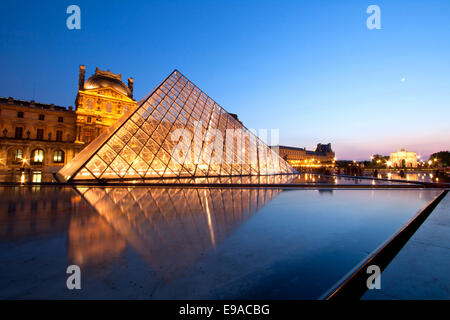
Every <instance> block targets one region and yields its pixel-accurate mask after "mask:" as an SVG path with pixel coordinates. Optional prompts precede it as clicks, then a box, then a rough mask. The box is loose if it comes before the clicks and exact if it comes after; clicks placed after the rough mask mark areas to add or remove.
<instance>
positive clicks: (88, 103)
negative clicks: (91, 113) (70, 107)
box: [86, 99, 94, 110]
mask: <svg viewBox="0 0 450 320" xmlns="http://www.w3.org/2000/svg"><path fill="white" fill-rule="evenodd" d="M86 109H88V110H92V109H94V102H93V101H92V99H88V100H87V101H86Z"/></svg>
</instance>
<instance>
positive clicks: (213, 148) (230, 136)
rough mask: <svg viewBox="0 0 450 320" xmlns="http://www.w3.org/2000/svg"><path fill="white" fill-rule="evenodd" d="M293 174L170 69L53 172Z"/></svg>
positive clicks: (100, 176)
mask: <svg viewBox="0 0 450 320" xmlns="http://www.w3.org/2000/svg"><path fill="white" fill-rule="evenodd" d="M294 172H295V170H294V169H293V168H292V167H291V166H290V165H289V164H288V163H287V162H286V161H284V160H283V159H281V158H280V157H279V156H278V154H277V153H276V152H275V151H273V150H272V149H271V148H269V147H268V146H267V145H266V144H265V143H264V142H263V141H262V140H261V139H259V138H257V137H256V135H255V134H253V133H252V132H251V131H250V130H248V129H247V128H245V127H244V126H243V125H242V123H241V122H240V121H238V120H237V119H236V118H235V117H233V116H231V115H230V114H229V113H228V112H226V111H225V110H224V109H223V108H222V107H220V106H219V105H218V104H217V103H216V102H215V101H214V100H212V99H211V98H210V97H208V96H207V95H206V94H205V93H203V92H202V91H201V90H200V89H198V88H197V87H196V86H195V85H194V84H193V83H192V82H190V81H189V80H188V79H187V78H186V77H184V76H183V75H182V74H181V73H180V72H179V71H176V70H175V71H174V72H173V73H172V74H171V75H170V76H169V77H168V78H167V79H166V80H165V81H164V82H163V83H161V85H159V86H158V87H157V88H156V89H155V90H154V91H152V92H151V93H150V94H149V95H148V96H147V97H146V98H144V99H143V100H142V101H141V102H140V103H139V105H138V107H137V108H136V110H134V111H133V112H131V113H130V114H128V115H125V116H123V117H122V118H121V119H120V120H119V121H118V122H117V123H116V124H115V125H114V126H112V127H111V128H109V130H108V131H106V132H104V133H103V134H102V135H100V136H99V137H98V138H97V139H96V140H94V141H93V142H92V143H91V144H90V145H89V146H87V147H86V148H85V149H84V150H83V151H82V152H80V153H79V154H78V155H77V156H76V157H75V158H74V159H73V160H72V161H70V162H69V163H67V164H66V166H64V167H63V168H62V169H61V170H60V171H59V172H58V174H57V177H58V179H59V180H61V181H68V180H95V179H97V180H109V179H151V178H180V177H191V178H192V177H221V176H228V177H229V176H257V175H274V174H289V173H294Z"/></svg>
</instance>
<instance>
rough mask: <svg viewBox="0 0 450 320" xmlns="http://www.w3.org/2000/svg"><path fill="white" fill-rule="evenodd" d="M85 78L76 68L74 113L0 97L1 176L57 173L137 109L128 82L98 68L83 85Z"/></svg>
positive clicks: (55, 107) (130, 81)
mask: <svg viewBox="0 0 450 320" xmlns="http://www.w3.org/2000/svg"><path fill="white" fill-rule="evenodd" d="M84 75H85V67H84V66H80V69H79V90H78V93H77V97H76V101H75V105H76V110H73V108H72V107H69V108H65V107H61V106H55V105H53V104H44V103H36V102H34V101H23V100H17V99H13V98H11V97H10V98H0V171H3V172H4V171H9V172H15V171H19V170H31V171H41V172H56V171H58V170H59V169H60V168H61V167H62V166H63V165H65V164H66V163H67V162H69V161H70V160H72V158H73V157H75V155H76V154H78V153H79V152H80V151H81V150H82V149H83V148H84V147H85V146H86V145H87V144H88V143H89V142H91V141H92V140H93V139H95V138H96V137H97V136H98V135H99V134H100V133H101V132H103V131H104V130H106V129H107V128H108V127H109V126H111V125H112V124H114V123H115V122H116V121H117V120H118V119H119V118H120V117H121V116H122V115H123V114H124V113H126V112H127V111H128V110H132V109H133V108H134V107H135V106H136V101H135V100H133V98H132V97H133V79H132V78H130V79H128V86H126V85H125V84H124V83H123V82H122V81H121V75H120V74H113V73H111V72H109V71H101V70H99V69H98V68H97V69H96V71H95V74H94V75H93V76H91V77H90V78H89V79H88V80H87V81H86V82H85V81H84Z"/></svg>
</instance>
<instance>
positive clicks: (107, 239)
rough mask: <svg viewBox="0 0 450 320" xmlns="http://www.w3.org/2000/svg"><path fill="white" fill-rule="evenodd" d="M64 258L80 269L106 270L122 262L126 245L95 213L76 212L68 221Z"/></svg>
mask: <svg viewBox="0 0 450 320" xmlns="http://www.w3.org/2000/svg"><path fill="white" fill-rule="evenodd" d="M68 239H69V241H68V246H67V256H68V260H69V261H70V263H73V264H76V265H78V266H80V267H86V266H87V267H90V268H95V267H106V266H108V264H109V265H112V263H113V262H116V261H117V260H119V259H122V258H123V255H124V251H125V247H126V241H125V239H123V238H122V236H121V235H120V234H118V233H117V232H116V231H115V230H114V229H113V228H112V227H111V226H110V225H109V223H108V222H106V221H105V219H104V218H103V217H102V216H100V215H98V214H97V213H86V212H76V213H75V214H74V215H73V216H72V217H71V219H70V225H69V230H68Z"/></svg>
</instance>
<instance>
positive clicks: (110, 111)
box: [105, 102, 112, 113]
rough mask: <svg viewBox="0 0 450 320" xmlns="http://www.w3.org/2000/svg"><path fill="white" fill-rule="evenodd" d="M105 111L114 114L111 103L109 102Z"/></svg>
mask: <svg viewBox="0 0 450 320" xmlns="http://www.w3.org/2000/svg"><path fill="white" fill-rule="evenodd" d="M105 109H106V112H108V113H112V104H111V102H107V103H106V104H105Z"/></svg>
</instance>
